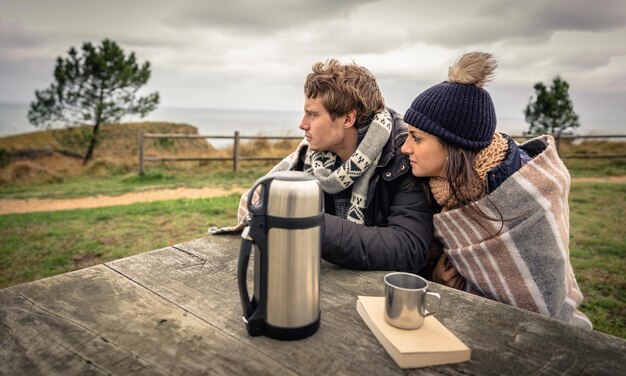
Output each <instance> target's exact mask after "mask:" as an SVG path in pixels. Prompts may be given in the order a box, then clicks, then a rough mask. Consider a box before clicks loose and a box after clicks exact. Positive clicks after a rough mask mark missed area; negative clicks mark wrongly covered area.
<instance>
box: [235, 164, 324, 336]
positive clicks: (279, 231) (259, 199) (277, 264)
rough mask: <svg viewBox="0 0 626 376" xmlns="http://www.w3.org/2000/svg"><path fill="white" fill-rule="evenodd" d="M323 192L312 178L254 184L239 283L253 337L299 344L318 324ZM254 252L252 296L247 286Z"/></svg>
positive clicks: (289, 174) (280, 177) (296, 175)
mask: <svg viewBox="0 0 626 376" xmlns="http://www.w3.org/2000/svg"><path fill="white" fill-rule="evenodd" d="M323 197H324V196H323V191H322V189H321V186H320V184H319V182H318V181H317V179H316V178H315V177H313V176H312V175H310V174H307V173H304V172H296V171H285V172H279V173H274V174H270V175H267V176H266V177H263V178H261V179H259V180H257V181H256V182H255V184H254V185H253V188H252V191H251V194H250V197H249V199H248V211H249V214H248V218H247V222H248V226H247V227H246V228H245V229H244V231H243V233H242V235H241V236H242V238H243V239H242V244H241V252H240V256H239V265H238V274H237V279H238V283H239V293H240V297H241V302H242V306H243V320H244V323H245V324H246V328H247V330H248V333H249V334H250V335H252V336H257V335H266V336H268V337H272V338H277V339H285V340H292V339H300V338H305V337H308V336H310V335H312V334H314V333H315V332H316V331H317V329H318V328H319V324H320V307H319V279H320V263H321V241H322V233H321V229H322V223H323V220H324V199H323ZM253 247H254V251H255V253H254V295H253V298H252V299H250V297H249V294H248V288H247V285H246V280H247V269H248V262H249V258H250V254H251V252H252V248H253Z"/></svg>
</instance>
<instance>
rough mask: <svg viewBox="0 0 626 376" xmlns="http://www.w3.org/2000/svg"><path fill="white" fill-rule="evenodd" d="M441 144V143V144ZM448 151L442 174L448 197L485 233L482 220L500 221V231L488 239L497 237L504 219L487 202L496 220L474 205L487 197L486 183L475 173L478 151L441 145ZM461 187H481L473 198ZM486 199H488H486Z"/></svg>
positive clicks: (497, 210)
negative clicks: (493, 211)
mask: <svg viewBox="0 0 626 376" xmlns="http://www.w3.org/2000/svg"><path fill="white" fill-rule="evenodd" d="M442 144H443V143H442ZM443 146H444V147H445V148H446V150H447V151H448V158H447V160H446V163H445V165H444V173H445V176H446V180H447V182H448V186H449V187H450V195H451V196H452V198H453V199H454V201H455V202H457V203H458V204H457V205H458V207H459V208H460V209H461V211H463V212H464V213H465V214H467V215H468V216H469V217H470V218H471V219H472V220H473V221H474V222H476V223H477V224H478V225H480V226H481V227H482V228H483V229H484V230H485V231H489V229H487V228H486V227H485V225H484V224H483V223H482V221H481V220H482V219H488V220H490V221H500V229H498V231H497V232H496V233H495V234H492V235H491V237H489V239H490V238H492V237H495V236H497V235H498V234H499V233H500V232H501V231H502V229H503V228H504V217H503V216H502V213H501V212H500V210H499V209H498V208H497V206H496V205H495V204H494V203H493V202H492V201H491V200H489V202H490V203H491V205H492V206H493V207H494V208H495V210H496V212H497V213H498V217H497V218H493V217H492V216H490V215H488V214H487V213H485V212H484V211H483V210H481V209H480V207H479V206H478V205H477V204H476V201H478V200H480V199H481V198H483V197H485V196H487V194H488V193H489V192H488V186H487V182H486V181H484V180H482V179H481V178H480V176H478V173H477V172H476V155H477V154H478V152H479V151H475V150H469V149H463V148H460V147H456V146H453V145H447V144H443ZM463 187H481V189H480V193H479V194H477V195H476V196H474V197H468V196H467V194H466V193H464V192H463V190H462V188H463ZM487 199H489V198H488V197H487Z"/></svg>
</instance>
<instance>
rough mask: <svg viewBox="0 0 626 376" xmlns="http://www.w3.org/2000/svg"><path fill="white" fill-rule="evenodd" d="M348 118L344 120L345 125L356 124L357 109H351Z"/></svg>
mask: <svg viewBox="0 0 626 376" xmlns="http://www.w3.org/2000/svg"><path fill="white" fill-rule="evenodd" d="M345 116H346V118H345V119H344V120H343V127H344V128H346V129H347V128H350V127H353V126H354V124H356V110H351V111H350V112H348V113H347V114H346V115H345Z"/></svg>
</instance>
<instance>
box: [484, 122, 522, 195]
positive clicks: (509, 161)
mask: <svg viewBox="0 0 626 376" xmlns="http://www.w3.org/2000/svg"><path fill="white" fill-rule="evenodd" d="M500 134H501V135H502V137H503V138H504V139H505V140H506V141H507V151H506V155H505V157H504V159H503V160H502V162H501V163H500V164H498V165H497V166H496V167H494V168H492V169H491V170H489V171H488V172H487V184H488V188H489V192H493V191H494V190H496V189H497V188H498V187H499V186H500V184H502V183H503V182H504V181H505V180H506V179H508V178H509V177H510V176H511V175H513V174H514V173H516V172H517V170H519V169H520V168H521V167H522V166H523V165H525V164H526V163H528V162H529V161H530V160H532V157H531V155H530V154H529V153H528V152H526V151H525V150H524V149H522V148H520V147H519V145H518V144H517V142H515V140H514V139H513V138H512V137H511V136H509V135H508V134H506V133H500Z"/></svg>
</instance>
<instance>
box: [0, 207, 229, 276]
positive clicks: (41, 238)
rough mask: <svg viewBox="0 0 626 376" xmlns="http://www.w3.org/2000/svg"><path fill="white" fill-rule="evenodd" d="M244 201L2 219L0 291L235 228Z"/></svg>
mask: <svg viewBox="0 0 626 376" xmlns="http://www.w3.org/2000/svg"><path fill="white" fill-rule="evenodd" d="M238 203H239V197H238V196H237V195H231V196H228V197H220V198H212V199H195V200H187V199H179V200H172V201H158V202H152V203H141V204H133V205H127V206H111V207H105V208H97V209H81V210H69V211H58V212H46V213H30V214H12V215H4V216H0V239H2V242H0V288H4V287H8V286H11V285H15V284H18V283H23V282H27V281H32V280H36V279H40V278H44V277H49V276H53V275H56V274H61V273H65V272H67V271H71V270H74V269H80V268H82V267H86V266H90V265H94V264H99V263H103V262H107V261H111V260H115V259H119V258H122V257H126V256H130V255H134V254H137V253H141V252H146V251H150V250H153V249H158V248H162V247H165V246H169V245H173V244H176V243H181V242H185V241H188V240H191V239H196V238H200V237H203V236H205V235H206V231H207V228H208V227H210V226H226V225H232V224H233V222H234V221H235V218H236V210H237V205H238Z"/></svg>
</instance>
